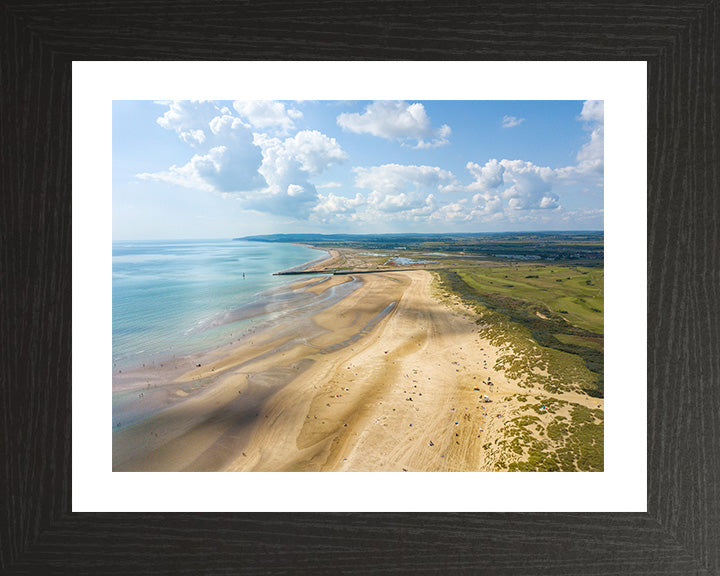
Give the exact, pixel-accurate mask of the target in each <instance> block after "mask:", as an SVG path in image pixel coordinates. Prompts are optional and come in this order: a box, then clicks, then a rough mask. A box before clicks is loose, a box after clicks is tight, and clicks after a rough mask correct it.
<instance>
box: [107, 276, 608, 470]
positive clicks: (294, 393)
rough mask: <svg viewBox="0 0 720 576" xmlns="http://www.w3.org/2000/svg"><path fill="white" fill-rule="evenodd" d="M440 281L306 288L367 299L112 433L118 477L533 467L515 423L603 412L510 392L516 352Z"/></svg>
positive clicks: (259, 344)
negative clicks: (502, 366)
mask: <svg viewBox="0 0 720 576" xmlns="http://www.w3.org/2000/svg"><path fill="white" fill-rule="evenodd" d="M432 279H433V276H432V274H431V273H429V272H427V271H422V270H413V271H403V272H378V273H375V274H366V275H362V276H357V277H356V279H353V280H350V279H348V278H347V277H346V276H334V277H331V278H329V279H328V280H326V281H322V282H317V281H316V280H317V279H315V281H312V280H308V281H304V282H301V283H298V284H297V285H296V287H297V289H298V290H310V291H312V292H313V293H315V294H320V295H322V294H323V293H324V292H325V291H327V290H330V289H332V288H333V287H334V286H338V285H340V284H342V283H344V282H347V281H351V282H356V283H358V285H359V287H358V288H357V289H355V290H354V291H352V292H350V293H349V294H347V295H345V296H344V297H343V298H342V299H340V300H339V301H336V302H334V303H333V304H332V305H330V306H329V307H326V308H324V309H319V310H313V311H312V314H306V313H300V312H299V313H298V314H297V315H294V316H286V317H284V318H283V322H282V323H280V324H278V325H276V326H273V327H269V328H267V329H265V330H263V331H258V332H256V333H254V334H253V335H252V336H251V337H247V338H245V339H243V340H241V341H239V342H238V343H234V344H233V346H232V348H231V350H230V351H223V352H222V353H219V354H216V355H215V356H213V357H211V358H208V359H207V360H205V361H203V362H202V366H201V367H197V368H195V369H193V370H191V371H189V372H187V373H186V374H184V375H182V376H180V377H178V378H176V379H175V380H174V381H173V382H172V383H170V384H169V385H168V386H170V387H172V386H175V387H182V386H187V384H192V383H197V382H202V383H204V385H203V386H202V387H201V388H199V391H198V392H196V393H192V394H191V395H190V396H188V397H187V398H183V400H182V401H181V402H179V403H178V404H176V405H173V406H170V407H169V408H166V409H164V410H161V411H160V412H158V413H157V414H155V415H153V416H151V417H149V418H146V419H144V420H142V421H139V422H137V423H134V424H132V425H129V426H127V427H126V428H124V429H121V430H118V431H116V432H115V434H114V442H113V469H114V470H232V471H283V470H285V471H302V470H307V471H326V470H327V471H332V470H337V471H383V470H385V471H401V470H408V471H442V470H446V471H474V470H488V471H489V470H495V469H497V468H498V462H499V461H504V462H503V465H504V466H503V467H501V468H504V469H507V466H506V463H507V462H509V461H512V458H515V459H522V458H523V457H525V456H527V454H524V453H523V450H522V449H520V451H519V452H518V450H517V447H516V446H515V445H514V444H512V443H509V440H508V438H507V432H508V430H509V429H512V430H515V428H516V426H515V424H514V422H515V421H516V420H517V419H513V420H511V418H512V417H514V416H518V417H525V416H524V414H525V413H526V412H527V411H528V410H531V409H532V408H533V407H534V406H535V405H536V404H537V406H539V405H540V404H539V402H545V403H548V400H547V399H548V398H552V399H553V401H557V406H558V411H564V412H566V413H567V416H568V418H569V417H570V416H571V415H572V409H573V407H574V406H580V407H582V408H583V409H588V410H589V409H590V408H593V409H595V408H597V407H598V406H600V404H601V402H602V401H597V400H595V399H590V398H588V397H586V396H582V395H580V394H575V393H573V394H572V397H571V396H569V395H563V394H554V395H551V394H549V393H548V392H545V391H542V390H532V389H528V388H527V387H523V386H520V385H519V384H522V383H518V382H513V381H508V380H507V379H506V378H505V375H504V373H503V372H501V371H499V370H496V369H495V365H496V361H497V359H498V357H499V356H500V355H501V354H503V353H507V350H503V349H502V348H501V347H498V346H493V345H491V344H490V343H489V341H488V340H485V339H484V338H482V337H481V335H480V334H481V327H479V326H478V325H477V323H476V315H475V314H474V313H472V312H470V311H468V310H466V309H463V308H462V307H461V306H460V305H459V304H458V303H451V302H450V301H449V299H448V298H447V297H440V295H439V294H437V293H435V292H434V290H435V288H434V287H433V284H432ZM485 395H487V396H488V397H489V399H490V400H491V401H490V402H485V401H484V396H485ZM537 419H538V421H539V424H538V423H537V422H534V421H533V425H532V427H528V428H527V429H523V430H521V433H522V434H521V435H522V436H523V437H525V436H526V435H527V434H530V435H531V436H533V438H537V437H538V435H541V436H542V435H543V434H544V433H545V432H544V429H543V426H542V424H543V420H547V419H548V415H547V413H542V414H539V415H538V417H537ZM548 422H549V421H548ZM546 424H547V422H546ZM516 435H520V433H516ZM510 440H512V439H510ZM525 440H526V438H525ZM512 450H514V452H513V453H512V454H513V455H512V457H511V458H510V459H508V451H512Z"/></svg>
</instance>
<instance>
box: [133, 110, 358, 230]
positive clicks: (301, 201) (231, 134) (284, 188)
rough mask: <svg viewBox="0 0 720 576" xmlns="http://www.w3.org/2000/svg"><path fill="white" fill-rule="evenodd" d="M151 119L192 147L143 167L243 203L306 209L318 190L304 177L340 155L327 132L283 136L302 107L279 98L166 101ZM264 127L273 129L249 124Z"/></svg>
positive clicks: (286, 211)
mask: <svg viewBox="0 0 720 576" xmlns="http://www.w3.org/2000/svg"><path fill="white" fill-rule="evenodd" d="M166 105H167V106H168V110H167V111H166V112H165V113H164V114H163V115H162V116H160V117H159V118H158V124H159V125H160V126H162V127H163V128H166V129H168V130H173V131H175V132H176V133H177V135H178V137H179V138H180V139H181V140H182V141H184V142H186V143H188V144H189V145H191V146H192V147H193V148H196V149H198V153H196V154H194V155H193V156H192V157H191V158H190V160H189V161H188V162H187V163H186V164H184V165H180V166H178V165H173V166H171V167H170V168H169V169H167V170H163V171H159V172H154V173H142V174H138V175H137V177H138V178H140V179H143V180H154V181H163V182H169V183H171V184H175V185H178V186H185V187H188V188H194V189H197V190H202V191H207V192H215V193H218V194H223V195H229V196H233V197H235V198H236V199H238V200H240V201H241V202H242V204H243V206H244V207H246V208H249V209H253V210H257V211H262V212H268V213H274V214H280V215H289V216H295V217H299V218H302V217H306V216H307V215H308V214H309V213H310V210H311V209H312V207H313V206H314V204H315V202H316V201H317V198H318V194H317V190H316V189H315V186H314V185H313V184H312V182H311V181H310V178H311V177H312V176H316V175H319V174H321V173H322V172H323V171H324V170H325V169H327V168H328V167H329V166H331V165H332V164H335V163H337V162H342V161H343V160H345V159H346V158H347V155H346V154H345V152H344V151H343V150H342V148H341V147H340V145H339V144H338V143H337V141H336V140H335V139H334V138H329V137H328V136H326V135H324V134H322V133H321V132H318V131H317V130H304V131H300V132H297V133H296V134H295V135H294V136H292V137H288V138H284V139H283V138H282V137H278V136H283V134H284V132H285V131H287V130H291V129H293V128H294V120H296V119H298V118H300V117H301V116H302V113H301V112H300V111H299V110H296V109H294V108H288V107H286V106H285V104H283V103H282V102H265V101H251V102H242V101H236V102H234V103H233V109H230V108H229V107H227V106H222V105H220V104H218V103H215V102H204V101H181V102H167V103H166ZM260 129H270V130H273V131H274V133H275V134H276V136H271V135H269V134H267V133H265V132H258V131H254V130H260Z"/></svg>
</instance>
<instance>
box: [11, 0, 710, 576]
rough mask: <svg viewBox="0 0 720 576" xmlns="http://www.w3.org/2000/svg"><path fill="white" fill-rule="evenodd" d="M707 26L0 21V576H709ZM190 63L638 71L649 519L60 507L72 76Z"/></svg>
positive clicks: (641, 6)
mask: <svg viewBox="0 0 720 576" xmlns="http://www.w3.org/2000/svg"><path fill="white" fill-rule="evenodd" d="M719 23H720V2H719V1H718V0H702V1H698V0H690V1H686V2H666V1H663V0H637V1H636V2H632V3H627V2H624V1H619V0H606V1H602V0H588V1H585V2H577V3H576V2H567V1H559V0H551V1H548V2H532V1H529V0H520V1H503V2H499V1H496V0H495V1H490V2H482V3H479V2H469V1H464V0H451V1H450V2H444V3H440V2H432V1H428V0H417V1H401V2H390V1H380V0H371V1H367V2H360V1H355V0H345V1H343V2H320V1H317V0H316V1H313V2H308V1H307V0H300V1H296V2H288V1H287V0H269V1H265V2H237V1H229V0H213V1H212V2H208V3H201V2H194V1H190V0H178V1H177V2H174V3H164V2H141V1H139V0H126V1H124V2H120V1H119V0H107V1H105V2H102V3H92V4H89V3H87V4H86V3H83V2H77V1H71V0H57V1H55V2H51V3H50V2H38V1H33V0H23V1H20V0H6V1H5V2H4V3H2V5H0V189H1V190H2V191H3V192H4V194H3V208H2V210H1V211H0V254H1V255H2V256H1V260H0V333H1V334H2V345H1V346H0V502H1V504H0V572H1V573H2V574H31V573H39V574H60V573H68V574H93V575H95V574H136V575H140V574H153V575H158V574H173V575H176V574H238V573H258V574H295V573H310V574H319V573H329V574H374V573H388V574H389V573H407V574H418V573H437V572H446V571H455V572H458V573H468V574H508V575H510V574H512V575H520V574H528V575H544V574H548V575H549V574H552V575H558V574H567V575H570V574H572V575H576V574H588V575H589V574H592V575H606V574H607V575H609V574H647V575H654V574H658V575H663V574H678V575H680V574H682V575H688V574H697V575H700V574H703V575H706V574H720V382H719V381H718V380H719V376H720V345H719V342H718V335H720V322H719V319H720V294H718V292H719V288H718V287H719V286H720V282H719V280H720V262H719V261H718V260H719V259H720V250H719V249H718V248H719V246H718V235H719V228H718V214H719V213H720V212H719V210H718V208H719V206H718V204H719V203H720V194H719V192H720V137H719V136H718V135H720V100H719V99H718V92H719V91H720V69H719V67H720V24H719ZM197 59H200V60H205V59H209V60H296V59H297V60H645V61H647V63H648V221H647V224H648V239H647V242H648V244H647V247H648V261H647V273H648V300H647V302H648V406H647V410H648V431H647V432H648V512H647V513H622V514H621V513H618V514H612V513H603V514H590V513H584V514H558V513H541V514H540V513H528V514H478V513H472V514H457V513H456V514H450V513H439V514H406V513H391V514H390V513H383V514H379V513H378V514H351V513H333V514H328V513H323V514H315V513H313V514H297V513H292V514H239V513H237V514H236V513H228V514H185V513H177V514H150V513H143V514H117V513H109V514H101V513H97V514H88V513H72V512H71V490H72V483H71V418H72V414H71V376H72V370H71V367H72V355H71V348H72V344H71V343H72V339H71V330H72V326H71V313H72V306H73V302H72V292H71V284H72V283H71V280H72V252H71V250H72V241H71V240H72V206H71V198H72V196H71V176H72V174H71V158H72V147H71V97H72V83H71V79H72V76H71V68H72V61H73V60H197ZM80 166H81V163H80ZM627 192H628V193H631V192H632V191H627ZM643 265H645V263H642V262H638V266H643ZM629 281H631V279H629ZM76 305H77V304H76ZM80 305H81V304H80ZM642 409H644V407H640V406H639V407H638V410H642ZM588 498H589V499H591V498H593V494H588Z"/></svg>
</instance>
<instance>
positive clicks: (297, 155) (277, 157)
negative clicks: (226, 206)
mask: <svg viewBox="0 0 720 576" xmlns="http://www.w3.org/2000/svg"><path fill="white" fill-rule="evenodd" d="M253 142H254V143H255V145H256V146H258V147H259V148H260V149H261V150H262V157H263V161H262V165H261V166H260V168H259V170H258V171H259V173H260V174H262V176H263V177H264V178H265V181H266V182H267V187H266V188H265V189H263V190H259V191H258V192H257V193H256V194H253V195H245V196H244V198H243V202H244V204H245V205H246V206H247V207H249V208H253V209H255V210H259V211H263V212H272V213H275V214H283V215H288V216H296V217H300V218H304V217H307V216H308V215H309V214H310V211H311V210H312V208H313V206H314V205H315V203H316V202H317V200H318V193H317V190H316V189H315V186H314V185H313V184H312V183H311V182H310V180H309V177H310V176H311V175H317V174H320V173H321V172H323V171H324V170H325V169H326V168H327V167H328V166H330V165H332V164H335V163H337V162H341V161H343V160H344V159H346V158H347V154H345V152H344V151H343V149H342V148H341V147H340V145H339V144H338V143H337V141H336V140H335V139H334V138H329V137H328V136H326V135H324V134H322V133H320V132H318V131H316V130H312V131H307V130H306V131H303V132H298V133H297V134H296V135H295V136H294V137H292V138H287V139H285V140H281V139H279V138H273V137H269V136H267V135H266V134H257V133H256V134H255V135H254V140H253Z"/></svg>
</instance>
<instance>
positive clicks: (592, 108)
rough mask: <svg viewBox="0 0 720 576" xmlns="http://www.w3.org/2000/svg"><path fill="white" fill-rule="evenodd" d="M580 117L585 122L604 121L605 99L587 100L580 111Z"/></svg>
mask: <svg viewBox="0 0 720 576" xmlns="http://www.w3.org/2000/svg"><path fill="white" fill-rule="evenodd" d="M580 119H582V120H585V122H604V120H605V102H604V101H603V100H586V101H585V102H583V109H582V112H580Z"/></svg>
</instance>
